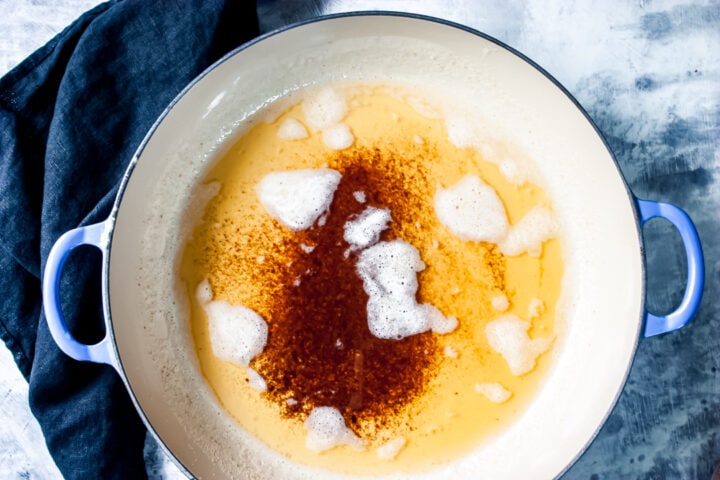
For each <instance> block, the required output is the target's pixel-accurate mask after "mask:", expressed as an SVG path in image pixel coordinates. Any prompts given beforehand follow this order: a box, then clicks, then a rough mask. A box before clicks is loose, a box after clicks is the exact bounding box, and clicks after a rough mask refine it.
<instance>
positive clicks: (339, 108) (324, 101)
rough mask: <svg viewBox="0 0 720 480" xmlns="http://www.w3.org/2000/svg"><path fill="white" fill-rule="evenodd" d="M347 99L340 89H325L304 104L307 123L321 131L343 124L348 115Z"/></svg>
mask: <svg viewBox="0 0 720 480" xmlns="http://www.w3.org/2000/svg"><path fill="white" fill-rule="evenodd" d="M347 110H348V107H347V99H346V98H345V95H344V94H343V93H342V92H341V91H340V90H338V89H335V88H331V87H325V88H322V89H321V90H319V91H317V92H316V93H315V94H314V95H312V96H309V97H308V98H306V99H305V100H304V101H303V102H302V111H303V113H304V114H305V121H306V122H307V124H308V125H309V126H310V128H312V129H313V130H316V131H319V130H324V129H326V128H328V127H331V126H333V125H335V124H337V123H340V122H342V120H343V118H345V115H346V114H347Z"/></svg>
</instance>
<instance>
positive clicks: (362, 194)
mask: <svg viewBox="0 0 720 480" xmlns="http://www.w3.org/2000/svg"><path fill="white" fill-rule="evenodd" d="M353 198H355V200H356V201H357V202H358V203H365V201H366V200H367V196H366V195H365V192H363V191H362V190H358V191H356V192H353Z"/></svg>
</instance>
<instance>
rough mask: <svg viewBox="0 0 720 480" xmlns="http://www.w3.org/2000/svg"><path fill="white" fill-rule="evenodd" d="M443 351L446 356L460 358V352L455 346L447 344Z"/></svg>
mask: <svg viewBox="0 0 720 480" xmlns="http://www.w3.org/2000/svg"><path fill="white" fill-rule="evenodd" d="M443 352H444V353H445V356H446V357H450V358H458V352H457V350H455V349H454V348H453V347H451V346H450V345H446V346H445V349H444V350H443Z"/></svg>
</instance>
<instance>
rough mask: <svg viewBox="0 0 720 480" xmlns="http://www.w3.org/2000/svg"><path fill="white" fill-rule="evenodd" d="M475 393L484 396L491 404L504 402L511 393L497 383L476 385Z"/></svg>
mask: <svg viewBox="0 0 720 480" xmlns="http://www.w3.org/2000/svg"><path fill="white" fill-rule="evenodd" d="M475 391H476V392H478V393H481V394H483V395H485V397H486V398H487V399H488V400H490V401H491V402H493V403H504V402H506V401H507V400H508V399H509V398H510V396H511V395H512V393H510V391H509V390H508V389H506V388H505V387H503V386H502V385H500V384H499V383H476V384H475Z"/></svg>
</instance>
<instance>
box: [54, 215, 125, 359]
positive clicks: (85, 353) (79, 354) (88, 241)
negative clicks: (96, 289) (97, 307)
mask: <svg viewBox="0 0 720 480" xmlns="http://www.w3.org/2000/svg"><path fill="white" fill-rule="evenodd" d="M110 226H111V225H110V221H109V220H106V221H104V222H101V223H96V224H94V225H88V226H85V227H78V228H75V229H73V230H70V231H67V232H65V233H64V234H63V235H62V236H61V237H60V238H58V239H57V241H56V242H55V244H54V245H53V247H52V249H51V250H50V254H49V255H48V259H47V262H46V263H45V272H44V274H43V284H42V292H43V309H44V310H45V318H46V319H47V323H48V327H49V328H50V334H51V335H52V337H53V340H55V343H57V346H58V347H60V350H62V351H63V352H65V354H67V355H68V356H70V357H72V358H74V359H75V360H80V361H87V362H94V363H105V364H108V365H111V366H113V367H115V366H116V365H115V361H114V358H115V357H114V352H113V346H112V341H111V339H110V333H109V328H108V326H107V324H106V328H105V336H104V337H103V339H102V340H100V341H99V342H98V343H95V344H93V345H87V344H84V343H80V342H78V341H77V340H76V339H75V337H73V336H72V334H71V333H70V330H68V328H67V324H66V323H65V317H64V316H63V313H62V308H61V305H60V277H61V275H62V269H63V265H64V264H65V260H67V257H68V255H69V254H70V252H72V251H73V250H74V249H75V248H77V247H79V246H80V245H93V246H95V247H97V248H99V249H100V251H101V252H102V255H103V260H104V259H105V255H106V253H107V246H108V239H109V231H110Z"/></svg>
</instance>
